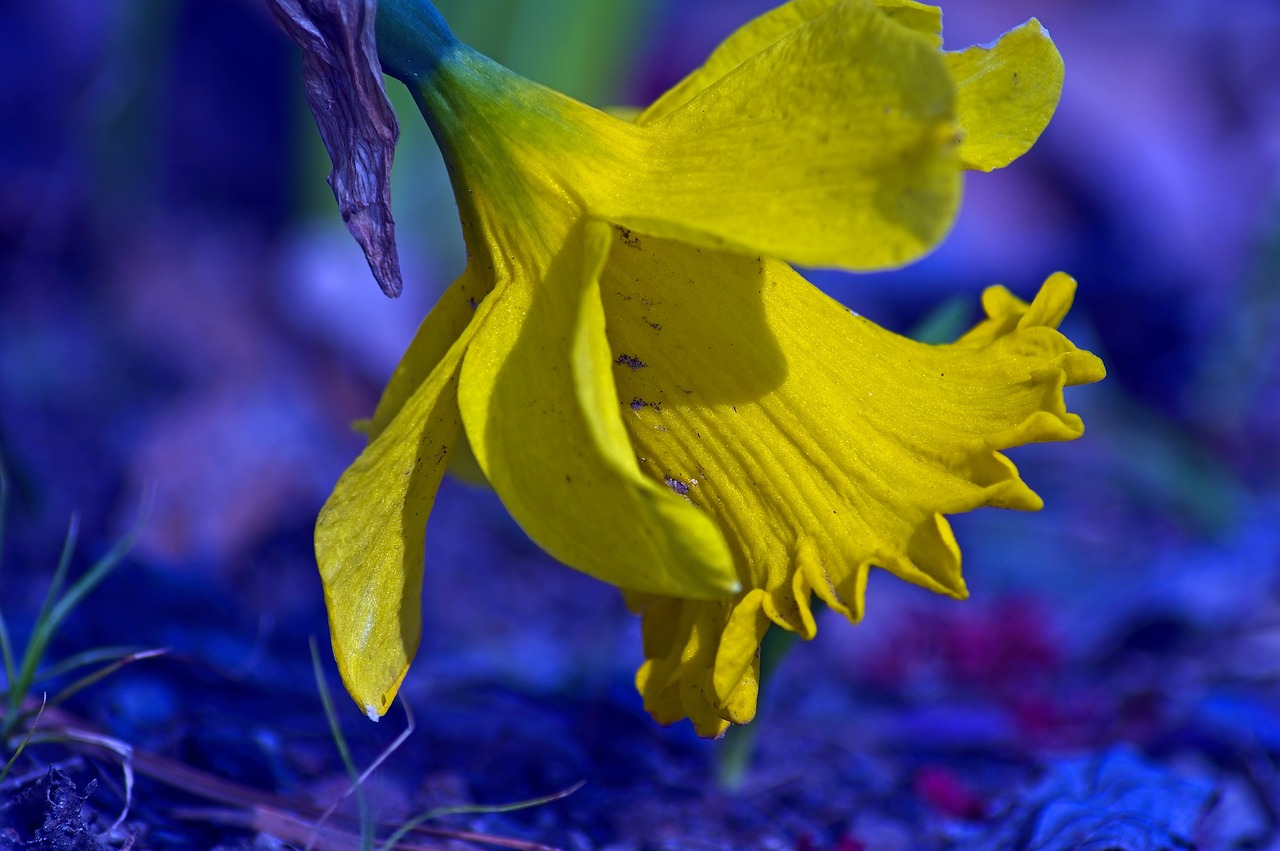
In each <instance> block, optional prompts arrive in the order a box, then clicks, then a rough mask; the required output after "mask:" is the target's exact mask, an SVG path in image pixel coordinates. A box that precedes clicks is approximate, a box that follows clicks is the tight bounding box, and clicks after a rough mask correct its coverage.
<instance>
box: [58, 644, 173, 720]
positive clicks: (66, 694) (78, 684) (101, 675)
mask: <svg viewBox="0 0 1280 851" xmlns="http://www.w3.org/2000/svg"><path fill="white" fill-rule="evenodd" d="M168 652H169V651H168V650H166V649H164V648H154V649H151V650H140V651H138V652H136V653H130V654H129V655H127V656H124V657H121V658H119V659H116V660H115V661H114V662H112V663H111V664H109V665H103V666H102V667H101V668H99V669H97V670H96V671H91V672H90V673H88V674H86V675H84V676H83V677H81V678H80V679H78V680H76V681H75V682H73V683H71V684H70V685H68V686H67V687H66V688H64V689H63V690H62V691H60V692H58V693H57V694H56V695H54V697H53V699H52V700H50V701H49V705H51V706H59V705H60V704H62V703H65V702H66V701H67V700H68V699H69V698H71V697H72V696H73V695H75V694H78V693H79V692H81V691H83V690H84V689H87V688H88V687H89V686H91V685H93V684H94V683H96V682H99V681H100V680H103V679H106V678H107V677H109V676H111V675H112V674H114V673H115V672H116V671H118V670H120V669H121V668H123V667H124V666H125V665H131V664H133V663H134V662H139V661H141V660H143V659H154V658H156V657H157V656H163V655H164V654H166V653H168Z"/></svg>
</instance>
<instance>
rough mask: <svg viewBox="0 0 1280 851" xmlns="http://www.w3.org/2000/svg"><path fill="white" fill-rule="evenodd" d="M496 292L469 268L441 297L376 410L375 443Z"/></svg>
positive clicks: (371, 427) (371, 428)
mask: <svg viewBox="0 0 1280 851" xmlns="http://www.w3.org/2000/svg"><path fill="white" fill-rule="evenodd" d="M492 289H493V281H492V280H489V279H487V278H485V277H484V276H483V275H481V274H479V272H477V270H476V269H475V267H474V265H473V264H469V265H468V266H467V268H466V269H465V270H464V271H463V273H462V275H461V276H460V277H459V278H458V279H457V280H456V281H454V282H453V283H452V284H451V285H450V286H449V288H448V289H446V290H445V291H444V293H443V294H441V296H440V299H439V301H437V302H436V303H435V306H434V307H432V308H431V312H429V313H428V314H427V317H426V318H425V319H423V320H422V324H421V325H419V326H418V331H417V333H416V334H414V337H413V342H411V343H410V344H409V348H408V349H407V350H406V351H405V353H404V356H403V357H402V358H400V363H399V364H398V365H397V366H396V369H395V372H394V373H392V375H391V378H390V380H389V381H388V382H387V386H386V387H385V388H384V389H383V391H382V397H381V398H380V399H379V400H378V407H377V410H376V411H375V412H374V414H373V417H372V419H370V420H369V421H368V423H367V425H366V427H365V433H366V434H368V435H369V439H370V440H373V439H374V438H376V437H377V436H378V435H379V434H381V433H382V431H383V429H385V428H386V427H387V425H388V424H390V422H391V421H392V420H393V419H395V417H396V415H397V414H399V413H400V409H401V408H403V407H404V405H405V403H406V402H407V401H408V400H409V398H410V397H411V396H412V395H413V394H414V393H416V392H417V390H418V388H419V387H421V386H422V382H424V381H425V380H426V379H427V376H429V375H430V374H431V372H432V370H434V369H435V368H436V366H437V365H438V364H439V363H440V360H441V358H443V357H444V356H445V354H447V353H448V351H449V349H450V348H451V347H452V346H453V343H454V341H455V340H457V339H458V337H459V336H460V335H461V334H462V333H463V331H464V329H466V327H467V325H469V324H470V323H471V320H472V317H474V316H475V313H476V308H477V307H478V306H479V304H480V302H481V301H483V300H484V298H485V296H487V295H488V294H489V291H490V290H492Z"/></svg>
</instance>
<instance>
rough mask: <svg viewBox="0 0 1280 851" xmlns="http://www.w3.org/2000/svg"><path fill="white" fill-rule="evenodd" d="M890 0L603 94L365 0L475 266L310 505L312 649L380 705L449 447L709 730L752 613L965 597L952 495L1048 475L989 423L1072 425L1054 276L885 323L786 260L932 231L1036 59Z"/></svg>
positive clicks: (1020, 121) (1003, 428)
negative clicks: (624, 110)
mask: <svg viewBox="0 0 1280 851" xmlns="http://www.w3.org/2000/svg"><path fill="white" fill-rule="evenodd" d="M939 28H940V13H939V11H938V10H937V9H936V8H933V7H929V6H924V5H921V4H919V3H914V2H910V0H874V2H873V0H794V2H791V3H788V4H787V5H784V6H782V7H780V8H779V9H776V10H775V11H773V12H770V13H768V14H766V15H764V16H763V17H761V18H758V19H756V20H755V21H753V22H751V23H749V24H748V25H746V26H745V27H744V28H743V29H741V30H740V31H739V32H737V33H736V34H734V35H733V36H732V37H730V38H729V40H728V41H726V42H725V43H724V44H723V45H722V46H721V47H720V48H718V49H717V50H716V52H715V53H714V54H712V56H711V57H710V58H709V60H708V61H707V63H706V64H705V65H704V66H703V67H702V68H700V69H698V70H697V71H695V72H694V73H692V74H691V75H690V76H689V77H688V78H686V79H685V80H684V81H683V82H681V83H680V84H679V85H678V86H676V87H675V88H674V89H672V90H671V91H670V92H668V93H667V94H666V95H664V96H663V97H662V98H661V99H660V100H659V101H658V102H657V103H655V104H653V105H652V106H651V107H650V108H649V109H647V110H646V111H644V112H643V113H642V114H641V115H640V116H639V117H638V119H637V120H636V121H635V122H624V121H622V120H620V119H617V118H614V117H611V116H610V115H607V114H605V113H603V112H600V111H597V110H595V109H592V108H590V107H587V106H584V105H583V104H581V103H578V102H575V101H573V100H571V99H569V98H567V97H565V96H563V95H560V94H558V93H556V92H553V91H549V90H547V89H545V88H543V87H541V86H538V85H536V84H534V83H532V82H529V81H527V80H524V79H522V78H520V77H518V76H516V75H515V74H513V73H512V72H510V71H508V70H506V69H505V68H503V67H501V66H499V65H497V64H496V63H494V62H492V61H490V60H488V59H486V58H485V57H483V56H481V55H479V54H477V53H476V52H474V51H472V50H470V49H469V48H467V47H465V46H464V45H462V44H460V43H458V42H457V41H456V40H455V39H454V38H453V36H452V35H451V34H450V33H449V31H448V30H447V29H446V27H445V25H444V23H443V21H442V20H441V19H440V17H439V16H438V14H437V13H436V12H435V10H434V9H433V8H432V7H431V6H430V5H429V4H428V3H427V2H425V0H381V7H380V9H379V12H378V19H377V37H378V51H379V56H380V58H381V60H382V64H383V67H384V70H386V71H387V73H389V74H391V75H392V76H395V77H397V78H399V79H400V80H402V81H403V82H405V83H406V84H407V85H408V86H409V88H410V90H411V91H412V93H413V95H414V97H415V98H416V99H417V101H418V103H419V105H420V107H421V109H422V112H423V114H424V115H425V117H426V119H427V121H428V123H429V124H430V126H431V129H432V131H433V133H434V135H435V138H436V140H437V142H438V144H439V146H440V149H441V151H442V152H443V154H444V157H445V160H446V162H447V164H448V168H449V172H450V174H451V178H452V181H453V186H454V190H455V193H456V196H457V202H458V208H459V212H460V214H461V218H462V226H463V233H464V236H465V239H466V242H467V248H468V254H469V259H468V264H467V268H466V270H465V271H464V272H463V274H462V276H461V277H460V278H459V279H458V280H457V281H456V282H455V283H454V284H453V285H452V287H450V288H449V289H448V291H447V292H446V293H445V294H444V295H443V296H442V297H441V299H440V301H439V303H438V304H437V305H436V307H435V308H434V309H433V310H432V311H431V313H430V315H429V316H428V317H427V318H426V320H425V321H424V323H423V325H422V328H421V330H420V331H419V333H418V335H417V337H416V339H415V340H414V341H413V344H412V345H411V347H410V349H409V351H408V352H407V353H406V355H405V357H404V360H403V361H402V363H401V364H400V366H399V368H398V369H397V371H396V373H395V374H394V376H393V377H392V378H391V381H390V383H389V384H388V386H387V388H386V390H385V392H384V394H383V397H382V399H381V401H380V403H379V404H378V407H377V411H376V412H375V414H374V416H373V418H372V419H371V420H370V421H369V423H368V426H367V432H368V438H369V443H368V446H367V448H366V449H365V450H364V452H363V453H362V454H361V455H360V457H359V458H357V459H356V461H355V462H354V463H353V464H352V466H351V467H350V469H348V470H347V472H346V473H345V474H344V475H343V476H342V478H341V480H340V481H339V482H338V484H337V486H336V487H335V489H334V492H333V495H332V496H331V497H330V499H329V500H328V502H327V503H326V505H325V506H324V509H323V511H322V512H321V515H320V518H319V521H318V524H317V528H316V553H317V558H318V561H319V564H320V569H321V573H322V576H323V579H324V586H325V597H326V603H327V605H328V609H329V616H330V626H331V630H332V637H333V646H334V652H335V655H336V657H337V661H338V665H339V668H340V670H341V672H342V675H343V678H344V680H345V682H346V684H347V687H348V689H349V690H350V692H351V694H352V696H353V697H354V698H355V700H356V702H357V703H358V704H359V705H361V706H362V707H364V709H365V710H366V711H367V712H368V713H369V714H370V716H371V717H377V716H379V715H381V714H382V713H384V712H385V711H386V710H387V708H388V706H389V704H390V702H391V700H392V698H393V696H394V695H395V693H396V691H397V689H398V688H399V685H400V683H401V680H402V679H403V677H404V675H405V672H406V671H407V669H408V666H409V663H410V661H411V659H412V657H413V655H414V652H415V650H416V648H417V644H418V639H419V634H420V629H421V622H420V620H421V618H420V595H421V592H422V576H423V564H422V560H423V541H424V532H425V526H426V522H427V515H428V514H429V512H430V510H431V505H432V501H433V499H434V497H435V493H436V489H437V487H438V485H439V483H440V480H441V477H442V476H443V474H444V472H445V470H446V468H447V467H448V466H449V464H450V460H451V458H454V457H455V456H457V455H459V453H460V452H462V453H464V454H465V451H466V448H467V446H468V444H469V446H470V449H471V450H472V451H473V452H474V457H475V460H476V461H477V462H478V463H479V466H480V468H481V469H482V470H483V472H484V475H485V476H486V477H487V479H488V480H489V482H490V483H491V484H492V486H493V488H494V489H495V490H496V491H497V493H498V495H499V496H500V497H501V499H502V501H503V503H504V505H505V506H506V507H507V509H508V510H509V511H510V512H511V514H512V515H513V516H514V518H515V519H516V520H517V521H518V522H519V523H520V525H521V526H522V527H523V528H524V530H525V531H526V532H527V533H528V534H529V536H530V537H531V538H532V539H533V540H534V541H536V542H537V543H538V544H539V545H540V546H541V547H542V548H543V549H545V550H546V551H547V552H548V553H550V554H552V555H553V556H555V557H556V558H557V559H559V560H560V561H562V562H564V563H565V564H567V565H569V566H571V567H574V568H577V569H578V570H581V571H584V572H586V573H588V574H590V575H592V576H595V577H597V578H599V579H601V580H604V581H605V582H608V583H611V584H613V585H616V586H618V587H619V588H621V589H623V590H624V591H625V592H626V593H627V595H628V601H629V603H630V604H632V605H633V607H635V608H636V609H637V610H638V611H640V612H641V613H642V614H643V618H644V620H643V631H644V652H645V656H646V657H647V661H646V662H645V663H644V665H643V666H642V667H641V669H640V672H639V675H638V677H637V685H638V687H639V690H640V692H641V693H642V695H643V697H644V701H645V706H646V707H647V708H648V710H649V711H650V712H651V713H652V714H653V715H654V716H655V717H656V718H657V719H658V720H659V721H662V722H664V723H670V722H674V721H676V720H678V719H680V718H685V717H688V718H690V719H692V721H693V723H694V725H695V727H696V729H697V731H698V732H699V733H700V734H702V735H706V736H710V735H716V734H718V733H720V732H721V731H723V730H724V729H725V727H726V726H727V725H728V724H729V723H745V722H746V721H748V720H750V719H751V717H752V714H753V712H754V708H755V698H756V689H757V656H758V648H759V643H760V640H761V638H762V636H763V635H764V633H765V631H766V630H767V629H768V628H769V627H770V626H771V625H776V626H780V627H782V628H783V629H787V630H792V631H795V632H797V633H799V634H800V635H802V636H804V637H806V638H808V637H811V636H812V635H813V634H814V619H813V615H812V612H811V610H810V598H811V595H813V594H816V595H817V596H818V598H819V599H820V600H822V601H823V602H825V603H826V604H827V605H828V606H830V607H831V608H833V609H835V610H837V611H839V612H842V613H843V614H845V615H846V616H848V617H849V618H850V619H852V620H857V619H858V618H859V617H860V616H861V612H862V598H863V589H864V586H865V583H866V578H867V572H868V569H869V568H870V567H871V566H872V565H877V566H879V567H882V568H885V569H887V570H889V571H891V572H892V573H894V574H896V575H898V576H900V577H902V578H903V579H906V580H907V581H909V582H914V583H917V584H919V585H923V586H925V587H927V588H930V589H933V590H935V591H938V592H940V593H943V594H948V595H951V596H954V597H963V596H964V595H965V587H964V582H963V580H962V579H961V576H960V556H959V551H958V549H957V546H956V542H955V539H954V537H953V536H952V534H951V531H950V528H949V527H948V525H947V521H946V520H945V519H944V518H943V515H945V514H953V513H957V512H963V511H969V510H971V509H974V508H977V507H979V506H983V505H996V506H1002V507H1006V508H1019V509H1030V510H1034V509H1036V508H1039V507H1040V505H1041V503H1040V500H1039V498H1038V497H1037V496H1036V495H1035V494H1034V493H1033V492H1032V491H1031V490H1030V489H1029V488H1028V487H1027V486H1026V485H1025V484H1023V482H1022V481H1021V480H1020V479H1019V478H1018V475H1017V472H1016V470H1015V469H1014V467H1013V465H1012V464H1011V463H1010V462H1009V461H1008V460H1007V459H1006V458H1005V457H1004V456H1003V455H1002V454H1001V451H1002V450H1004V449H1006V448H1008V447H1011V446H1017V445H1020V444H1024V443H1029V442H1034V441H1044V440H1068V439H1072V438H1075V437H1078V436H1079V435H1080V434H1081V433H1082V430H1083V426H1082V424H1081V422H1080V420H1079V418H1078V417H1076V416H1074V415H1072V414H1069V413H1067V412H1066V409H1065V407H1064V404H1063V394H1062V390H1063V386H1064V385H1067V384H1079V383H1082V382H1090V381H1097V380H1098V379H1100V378H1101V377H1102V375H1103V369H1102V366H1101V364H1100V363H1099V361H1098V360H1097V359H1096V358H1094V357H1093V356H1092V355H1090V354H1088V353H1086V352H1082V351H1078V350H1077V349H1076V348H1075V347H1074V346H1073V345H1072V344H1071V343H1070V341H1068V340H1067V339H1066V338H1065V337H1063V336H1062V335H1061V334H1059V333H1058V332H1057V331H1056V330H1054V329H1055V327H1056V326H1057V324H1058V323H1059V321H1060V320H1061V319H1062V317H1063V315H1064V314H1065V313H1066V312H1067V309H1068V307H1069V306H1070V303H1071V299H1072V295H1073V292H1074V283H1073V282H1072V281H1071V280H1070V279H1069V278H1067V277H1066V276H1065V275H1055V276H1053V277H1051V278H1049V280H1048V281H1047V282H1046V283H1045V285H1044V287H1043V288H1042V289H1041V291H1040V293H1039V295H1037V296H1036V297H1035V299H1034V300H1033V301H1032V302H1031V303H1030V304H1027V303H1024V302H1022V301H1019V300H1018V299H1017V298H1015V297H1014V296H1012V295H1011V294H1010V293H1009V292H1008V291H1006V290H1004V289H1002V288H992V289H990V290H988V291H987V292H986V294H985V295H984V298H983V303H984V306H985V308H986V312H987V318H986V319H985V320H984V321H983V322H981V323H980V324H979V325H978V326H977V327H975V328H974V329H973V330H972V331H970V332H969V333H968V334H966V335H965V336H964V337H963V338H961V339H960V340H958V341H957V342H956V343H954V344H950V345H940V346H930V345H923V344H920V343H916V342H912V341H910V340H907V339H904V338H902V337H899V336H896V335H894V334H892V333H890V332H888V331H885V330H883V329H881V328H879V327H877V326H876V325H874V324H873V323H871V322H869V321H867V320H866V319H863V318H861V317H859V316H857V315H856V314H853V313H851V312H849V311H848V310H846V309H845V308H843V307H841V306H840V305H839V304H837V303H835V302H834V301H832V300H831V299H829V298H828V297H826V296H825V295H823V294H822V293H821V292H819V291H818V290H817V289H815V288H814V287H813V286H812V285H810V284H809V283H807V282H806V281H805V280H804V279H803V278H802V277H801V276H800V275H799V274H797V273H796V272H795V271H793V270H792V269H791V267H790V266H788V265H787V264H788V263H800V264H806V265H819V266H835V267H842V268H847V269H860V270H867V269H881V268H887V267H892V266H898V265H901V264H904V263H907V262H909V261H911V260H914V259H916V258H917V257H919V256H921V255H922V254H923V253H925V252H926V251H928V250H930V249H931V248H932V247H933V246H934V245H936V244H937V243H938V242H939V240H941V238H942V237H943V235H944V234H945V233H946V231H947V229H948V227H949V226H950V224H951V222H952V219H953V217H954V215H955V211H956V207H957V204H958V201H959V197H960V189H961V179H962V171H963V170H964V169H982V170H989V169H991V168H995V167H999V166H1003V165H1005V164H1007V163H1008V162H1010V161H1011V160H1013V159H1014V158H1016V157H1017V156H1019V155H1021V154H1022V153H1023V152H1024V151H1026V150H1027V148H1028V147H1030V145H1031V143H1032V142H1033V141H1034V140H1035V139H1036V137H1037V136H1038V135H1039V133H1040V132H1041V130H1042V129H1043V128H1044V126H1045V124H1046V122H1047V121H1048V119H1049V116H1050V115H1051V114H1052V112H1053V110H1054V108H1055V106H1056V103H1057V99H1058V94H1059V91H1060V88H1061V82H1062V65H1061V61H1060V59H1059V57H1058V54H1057V52H1056V50H1055V49H1054V47H1053V44H1052V42H1051V41H1050V40H1049V38H1048V36H1047V35H1046V34H1045V33H1044V31H1043V29H1042V28H1041V27H1040V25H1039V24H1038V23H1036V22H1035V21H1031V22H1029V23H1027V24H1026V25H1024V26H1022V27H1020V28H1018V29H1015V30H1013V31H1012V32H1010V33H1008V34H1006V35H1005V36H1004V37H1003V38H1002V39H1000V40H999V41H998V42H997V43H996V44H995V45H993V46H991V47H982V48H972V49H970V50H966V51H963V52H959V53H948V52H944V51H943V50H942V49H941V37H940V32H939Z"/></svg>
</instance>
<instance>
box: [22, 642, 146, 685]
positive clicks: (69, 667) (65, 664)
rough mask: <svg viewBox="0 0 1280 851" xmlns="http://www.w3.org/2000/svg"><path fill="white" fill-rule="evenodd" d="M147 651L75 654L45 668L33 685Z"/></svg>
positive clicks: (103, 649) (98, 649)
mask: <svg viewBox="0 0 1280 851" xmlns="http://www.w3.org/2000/svg"><path fill="white" fill-rule="evenodd" d="M146 650H147V648H145V647H95V648H94V649H92V650H85V651H83V652H81V653H75V654H73V655H71V656H68V657H67V658H65V659H59V660H58V661H57V662H56V663H54V664H53V665H50V666H49V667H47V668H45V669H44V670H43V671H41V672H40V674H39V675H38V676H37V677H36V678H35V680H33V681H32V685H36V684H38V683H41V682H43V681H45V680H52V679H55V678H57V677H61V676H62V675H64V674H69V673H71V672H72V671H74V670H75V669H77V668H85V667H88V666H89V665H97V664H100V663H102V662H115V661H116V660H118V659H123V658H124V657H126V656H132V655H133V654H135V653H142V652H145V651H146Z"/></svg>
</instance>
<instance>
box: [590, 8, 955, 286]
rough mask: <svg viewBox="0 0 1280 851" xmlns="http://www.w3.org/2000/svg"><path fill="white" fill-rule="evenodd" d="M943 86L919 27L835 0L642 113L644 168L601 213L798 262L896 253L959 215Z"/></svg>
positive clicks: (870, 264)
mask: <svg viewBox="0 0 1280 851" xmlns="http://www.w3.org/2000/svg"><path fill="white" fill-rule="evenodd" d="M954 94H955V87H954V84H953V83H952V80H951V75H950V74H949V73H948V71H947V68H946V64H945V63H944V61H943V59H942V54H941V52H940V51H938V50H937V49H936V48H935V47H934V46H933V45H931V44H930V43H929V41H928V40H927V39H926V38H924V37H923V36H921V35H919V34H918V33H916V32H913V31H912V30H910V29H908V28H906V27H903V26H900V25H898V24H895V23H894V22H892V21H891V20H890V19H888V18H887V17H886V16H885V15H883V14H882V13H881V12H880V10H879V9H878V8H877V7H876V6H874V5H872V4H870V3H867V2H849V0H846V2H842V3H839V4H836V5H835V6H833V7H832V8H831V9H829V10H827V11H826V12H824V13H822V14H821V15H818V16H817V17H815V18H813V19H811V20H809V21H808V22H806V23H804V24H802V25H801V26H799V27H797V28H795V29H793V30H791V31H790V32H788V33H787V34H786V35H785V36H783V37H782V38H781V39H780V40H779V41H777V42H776V43H774V44H773V45H772V46H771V47H769V48H768V49H767V50H765V51H763V52H761V53H758V54H756V55H755V56H753V57H752V58H750V59H748V60H746V61H745V62H742V63H741V64H740V65H738V66H737V67H736V68H734V69H733V70H732V71H730V72H729V73H727V74H725V75H724V76H723V77H721V78H720V79H719V80H718V81H717V82H716V83H715V84H714V85H712V86H711V87H710V88H707V89H704V90H703V91H702V92H700V93H699V94H698V95H696V96H695V97H694V98H693V99H692V100H690V101H689V102H688V103H686V104H685V105H684V106H682V107H681V108H679V109H677V110H675V111H673V112H670V113H668V114H667V115H665V116H664V117H663V118H661V119H660V120H657V121H654V122H652V123H650V124H649V125H648V129H649V130H650V131H651V132H652V134H653V138H652V140H651V143H652V155H651V156H650V157H648V158H647V162H648V166H647V168H648V171H647V172H645V173H643V174H641V175H638V176H637V177H636V178H635V179H634V182H635V186H634V191H632V192H629V193H627V195H626V196H625V197H624V198H622V199H615V200H614V203H613V204H609V203H608V202H607V201H602V202H601V206H600V209H599V210H598V212H599V213H600V215H601V216H602V217H604V218H608V219H609V220H610V221H615V222H617V223H619V224H622V225H625V226H627V227H630V228H632V229H635V230H638V231H641V232H644V233H651V234H654V235H657V236H663V237H671V238H679V239H682V240H685V241H688V242H693V243H696V244H698V245H701V246H704V247H713V248H714V247H718V248H726V249H730V250H736V251H741V252H743V253H752V254H756V253H759V254H763V255H767V256H774V257H780V258H783V259H785V260H789V261H792V262H795V263H801V264H805V265H814V266H840V267H845V268H850V269H878V268H886V267H891V266H897V265H901V264H903V263H906V262H908V261H910V260H913V259H915V258H917V257H919V256H920V255H922V254H924V253H925V252H926V251H928V250H929V249H931V248H932V247H933V246H934V245H936V244H937V242H938V241H939V240H941V238H942V236H943V235H944V234H945V233H946V231H947V229H948V228H949V227H950V225H951V222H952V219H953V218H954V215H955V211H956V207H957V204H958V202H959V198H960V168H959V160H958V158H957V155H956V146H957V141H958V140H957V137H956V133H955V126H954V123H953V118H954Z"/></svg>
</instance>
